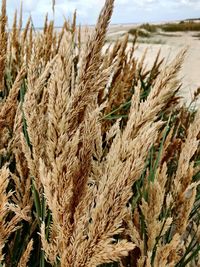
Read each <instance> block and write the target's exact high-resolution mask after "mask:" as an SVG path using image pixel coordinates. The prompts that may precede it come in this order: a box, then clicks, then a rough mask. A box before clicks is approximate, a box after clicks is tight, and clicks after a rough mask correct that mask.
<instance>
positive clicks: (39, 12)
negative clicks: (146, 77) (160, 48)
mask: <svg viewBox="0 0 200 267" xmlns="http://www.w3.org/2000/svg"><path fill="white" fill-rule="evenodd" d="M104 1H105V0H56V7H55V8H56V13H55V19H56V24H57V25H61V24H62V22H63V15H64V16H65V17H68V16H69V15H71V14H72V13H73V11H74V10H75V9H77V14H78V22H81V23H87V24H91V23H95V22H96V19H97V17H98V14H99V12H100V10H101V8H102V6H103V4H104ZM7 6H8V13H9V16H13V13H14V10H15V9H16V8H18V9H19V6H20V0H7ZM23 6H24V13H25V19H26V17H27V16H28V15H29V14H30V13H31V15H32V17H33V21H34V23H35V25H36V26H42V25H43V21H44V16H45V14H46V13H47V12H48V14H49V16H50V17H52V0H23ZM199 9H200V0H115V10H114V14H113V19H112V21H113V22H115V23H117V22H138V21H140V22H142V21H158V20H168V19H176V18H177V19H179V18H181V19H183V18H185V17H186V18H187V17H195V16H199V15H198V12H199Z"/></svg>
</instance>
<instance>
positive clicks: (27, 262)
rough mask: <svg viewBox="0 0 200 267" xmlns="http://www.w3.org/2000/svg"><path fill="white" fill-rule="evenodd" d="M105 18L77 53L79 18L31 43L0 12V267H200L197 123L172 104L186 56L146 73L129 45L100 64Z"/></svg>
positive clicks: (198, 116) (110, 0)
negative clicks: (9, 27) (9, 24)
mask: <svg viewBox="0 0 200 267" xmlns="http://www.w3.org/2000/svg"><path fill="white" fill-rule="evenodd" d="M113 6H114V0H106V1H105V5H104V7H103V9H102V11H101V13H100V16H99V18H98V21H97V24H96V27H95V29H94V31H93V33H92V34H91V35H89V34H85V35H86V36H84V40H86V42H83V36H82V34H83V33H82V31H81V28H80V27H79V28H78V27H77V26H76V13H75V14H74V17H73V20H72V22H70V21H65V22H64V25H63V28H62V30H61V31H60V32H58V31H56V30H55V29H54V22H53V21H49V20H48V17H47V16H46V18H45V19H44V30H43V32H37V31H36V30H35V29H34V27H33V25H32V19H31V18H29V20H28V22H27V24H26V27H25V29H22V13H23V12H22V10H23V8H22V6H21V11H20V15H19V18H18V16H17V13H15V17H14V23H13V27H12V30H11V31H10V32H8V30H7V15H6V1H5V0H4V1H2V9H1V17H0V48H1V49H0V62H1V64H0V66H1V67H0V90H1V95H0V96H1V98H0V266H5V267H8V266H12V267H25V266H30V267H32V266H39V267H46V266H47V267H49V266H57V267H59V266H60V267H72V266H73V267H97V266H107V267H108V266H110V267H111V266H118V267H122V266H123V267H128V266H133V267H135V266H136V267H142V266H146V267H148V266H151V267H164V266H171V267H184V266H199V264H200V258H199V250H200V244H199V242H200V234H199V233H200V216H199V211H200V202H199V200H200V191H199V181H200V180H199V179H200V176H199V171H200V168H199V166H200V165H199V162H200V148H199V137H200V133H199V131H200V128H199V125H200V111H199V110H193V109H191V108H190V107H186V106H185V105H184V104H183V103H182V102H181V101H180V97H179V96H178V93H179V90H180V88H181V81H180V80H179V79H178V73H179V71H180V69H181V66H182V63H183V60H184V57H185V54H186V53H187V51H186V50H182V51H180V53H179V54H178V55H177V56H176V58H175V59H174V60H173V61H172V62H171V63H170V64H169V65H168V66H164V64H163V59H162V58H161V57H160V53H158V55H157V57H156V58H155V61H154V64H153V66H152V67H151V68H147V67H146V66H145V64H144V62H145V57H146V53H144V55H143V57H142V58H140V59H136V57H135V47H136V45H137V38H135V40H134V42H133V43H132V45H131V46H129V48H128V44H129V42H128V35H126V36H124V38H123V39H122V40H118V41H117V42H116V43H115V44H114V45H113V46H110V47H108V48H107V50H106V52H105V53H103V52H102V50H103V48H104V45H105V40H106V33H107V29H108V26H109V21H110V19H111V16H112V12H113ZM52 8H53V10H54V8H55V1H52ZM146 27H147V26H146ZM148 27H149V26H148ZM198 95H199V89H197V91H196V92H195V94H194V99H193V102H195V101H196V100H197V99H198ZM192 104H193V103H191V106H192Z"/></svg>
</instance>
